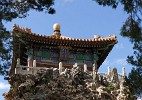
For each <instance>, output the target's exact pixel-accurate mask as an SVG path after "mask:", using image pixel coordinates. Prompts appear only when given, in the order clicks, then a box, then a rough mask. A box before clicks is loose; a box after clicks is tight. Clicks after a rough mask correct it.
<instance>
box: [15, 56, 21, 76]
mask: <svg viewBox="0 0 142 100" xmlns="http://www.w3.org/2000/svg"><path fill="white" fill-rule="evenodd" d="M20 70H21V68H20V58H18V59H17V64H16V68H15V74H17V73H19V71H20Z"/></svg>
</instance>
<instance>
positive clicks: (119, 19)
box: [0, 0, 133, 100]
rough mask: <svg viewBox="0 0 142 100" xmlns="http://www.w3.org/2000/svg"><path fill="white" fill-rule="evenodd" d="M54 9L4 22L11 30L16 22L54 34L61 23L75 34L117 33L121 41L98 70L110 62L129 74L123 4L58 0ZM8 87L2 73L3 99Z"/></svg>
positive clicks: (0, 99)
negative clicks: (110, 4) (121, 31)
mask: <svg viewBox="0 0 142 100" xmlns="http://www.w3.org/2000/svg"><path fill="white" fill-rule="evenodd" d="M55 9H56V14H54V15H49V14H46V13H39V12H35V11H31V12H29V16H28V17H27V18H25V19H15V20H13V21H12V22H5V26H6V27H7V29H8V30H10V31H12V28H13V24H15V23H16V24H18V25H19V26H21V27H24V28H26V27H28V28H31V30H32V32H34V33H38V34H43V35H52V33H53V24H54V23H60V25H61V34H62V35H64V36H68V37H72V38H93V36H94V35H95V34H96V35H100V36H102V37H106V36H109V35H113V34H116V35H117V39H118V44H117V45H115V47H114V48H113V50H112V51H111V52H110V54H109V56H108V57H107V59H106V60H105V62H104V63H103V64H102V66H101V67H100V69H99V72H107V67H108V66H111V67H112V68H113V67H116V68H117V69H118V72H119V73H121V69H122V67H125V68H126V73H127V74H128V73H129V72H130V70H131V68H132V66H131V65H129V64H127V62H126V58H127V56H128V55H131V54H133V51H132V45H131V43H130V42H129V40H128V39H127V38H122V37H121V36H120V35H119V33H120V28H121V26H122V25H123V23H124V22H125V20H126V18H127V16H128V15H127V14H126V13H125V12H124V11H123V9H122V7H121V6H119V7H118V8H117V9H116V10H114V9H111V8H110V7H102V6H99V5H97V4H96V2H94V1H93V0H56V2H55ZM8 88H9V85H8V82H7V81H4V80H3V77H0V100H3V97H2V96H1V95H2V93H3V92H4V91H8Z"/></svg>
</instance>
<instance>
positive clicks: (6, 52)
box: [0, 0, 55, 75]
mask: <svg viewBox="0 0 142 100" xmlns="http://www.w3.org/2000/svg"><path fill="white" fill-rule="evenodd" d="M53 5H54V0H0V75H7V72H8V69H9V66H10V64H11V63H10V62H11V50H12V44H11V43H12V38H11V33H10V32H9V31H7V30H6V28H5V27H4V25H3V22H4V21H12V20H13V19H15V18H25V17H27V16H28V12H29V11H30V10H36V11H38V12H41V11H42V12H46V13H49V14H54V13H55V10H54V8H53V7H52V6H53Z"/></svg>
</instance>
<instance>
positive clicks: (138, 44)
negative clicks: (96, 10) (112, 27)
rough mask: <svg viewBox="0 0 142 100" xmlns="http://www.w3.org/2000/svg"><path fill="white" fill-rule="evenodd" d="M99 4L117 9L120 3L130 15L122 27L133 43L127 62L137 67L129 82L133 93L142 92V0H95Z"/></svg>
mask: <svg viewBox="0 0 142 100" xmlns="http://www.w3.org/2000/svg"><path fill="white" fill-rule="evenodd" d="M94 1H96V2H97V3H98V4H99V5H102V6H111V7H112V8H114V9H116V8H117V6H118V5H119V4H121V5H122V6H123V10H124V11H125V12H127V14H128V15H129V16H128V18H127V19H126V21H125V23H124V25H123V26H122V28H121V32H120V34H121V36H123V37H127V38H129V40H130V42H131V43H132V44H133V50H134V53H133V56H128V58H127V62H128V63H129V64H131V65H133V66H135V67H133V69H132V70H131V73H130V74H129V75H128V80H127V81H128V82H127V83H128V84H129V87H130V89H131V92H132V94H133V95H137V96H140V94H142V27H141V25H142V23H141V21H142V0H94Z"/></svg>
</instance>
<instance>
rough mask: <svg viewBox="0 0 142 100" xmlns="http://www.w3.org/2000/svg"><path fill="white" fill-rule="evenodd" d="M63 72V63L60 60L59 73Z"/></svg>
mask: <svg viewBox="0 0 142 100" xmlns="http://www.w3.org/2000/svg"><path fill="white" fill-rule="evenodd" d="M62 72H63V63H62V62H59V74H61V73H62Z"/></svg>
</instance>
